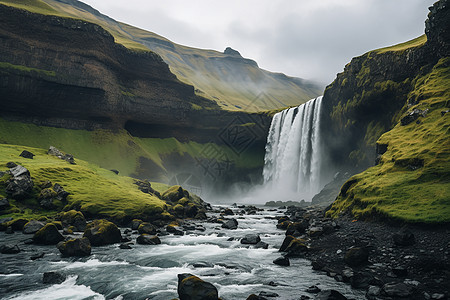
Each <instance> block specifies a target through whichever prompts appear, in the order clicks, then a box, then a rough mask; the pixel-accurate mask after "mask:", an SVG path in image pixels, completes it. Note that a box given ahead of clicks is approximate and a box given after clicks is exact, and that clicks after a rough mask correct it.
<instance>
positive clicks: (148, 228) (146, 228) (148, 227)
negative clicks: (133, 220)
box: [138, 222, 157, 234]
mask: <svg viewBox="0 0 450 300" xmlns="http://www.w3.org/2000/svg"><path fill="white" fill-rule="evenodd" d="M138 232H139V233H140V234H144V233H145V234H156V232H157V228H156V226H154V225H153V224H151V223H148V222H144V223H142V224H141V225H139V227H138Z"/></svg>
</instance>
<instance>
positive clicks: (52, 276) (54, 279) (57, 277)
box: [42, 272, 66, 284]
mask: <svg viewBox="0 0 450 300" xmlns="http://www.w3.org/2000/svg"><path fill="white" fill-rule="evenodd" d="M65 280H66V275H64V274H61V273H59V272H45V273H44V276H43V278H42V282H43V283H44V284H61V283H63V282H64V281H65Z"/></svg>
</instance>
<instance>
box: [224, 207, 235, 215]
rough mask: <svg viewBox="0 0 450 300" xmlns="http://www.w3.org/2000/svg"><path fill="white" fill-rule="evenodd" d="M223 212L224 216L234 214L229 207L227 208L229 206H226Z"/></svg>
mask: <svg viewBox="0 0 450 300" xmlns="http://www.w3.org/2000/svg"><path fill="white" fill-rule="evenodd" d="M223 214H224V215H226V216H234V212H233V211H232V210H231V209H229V208H226V209H225V210H224V211H223Z"/></svg>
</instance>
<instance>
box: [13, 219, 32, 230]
mask: <svg viewBox="0 0 450 300" xmlns="http://www.w3.org/2000/svg"><path fill="white" fill-rule="evenodd" d="M27 223H28V220H27V219H23V218H19V219H15V220H12V221H9V222H8V226H9V227H11V228H12V229H13V230H20V231H22V230H23V227H24V226H25V224H27Z"/></svg>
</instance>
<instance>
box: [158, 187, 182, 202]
mask: <svg viewBox="0 0 450 300" xmlns="http://www.w3.org/2000/svg"><path fill="white" fill-rule="evenodd" d="M161 197H162V199H164V200H166V201H169V202H177V201H178V200H180V199H181V198H184V197H186V198H189V192H188V191H186V190H185V189H183V188H182V187H181V186H179V185H174V186H171V187H170V188H169V189H168V190H167V191H165V192H164V193H163V194H162V195H161Z"/></svg>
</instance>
